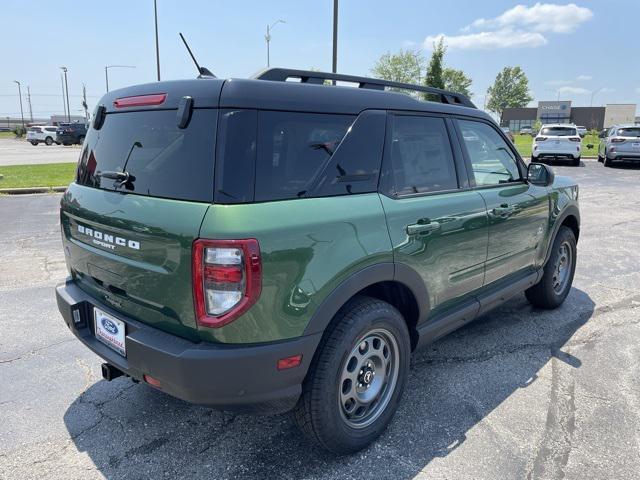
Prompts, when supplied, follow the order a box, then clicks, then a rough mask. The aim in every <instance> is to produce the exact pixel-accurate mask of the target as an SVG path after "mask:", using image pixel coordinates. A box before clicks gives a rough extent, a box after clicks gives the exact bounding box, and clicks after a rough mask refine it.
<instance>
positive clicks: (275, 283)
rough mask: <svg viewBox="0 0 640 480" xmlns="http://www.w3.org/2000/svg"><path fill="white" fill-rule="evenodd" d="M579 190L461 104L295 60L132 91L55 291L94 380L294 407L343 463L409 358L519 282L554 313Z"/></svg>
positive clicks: (101, 152) (115, 115) (85, 186)
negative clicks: (249, 73)
mask: <svg viewBox="0 0 640 480" xmlns="http://www.w3.org/2000/svg"><path fill="white" fill-rule="evenodd" d="M292 79H293V80H297V81H296V82H292V81H290V80H292ZM333 81H338V82H339V83H341V85H327V84H326V83H327V82H333ZM342 82H345V83H353V84H355V85H356V86H358V87H359V88H350V87H349V86H346V85H344V84H342ZM388 89H393V90H396V91H386V90H388ZM400 89H404V90H414V91H417V92H419V93H427V94H428V95H430V98H432V100H431V101H422V100H419V99H418V97H417V95H416V94H414V96H412V95H405V94H402V93H398V92H397V90H400ZM577 200H578V187H577V185H576V184H575V183H574V182H572V181H571V180H569V179H567V178H562V177H555V176H554V174H553V171H552V170H551V169H550V168H549V167H547V166H546V165H542V164H536V163H532V164H530V165H529V166H528V168H527V166H526V165H525V164H524V163H523V161H522V159H521V158H520V156H519V155H518V153H517V152H516V150H515V148H514V146H513V144H512V143H511V142H510V141H509V140H508V139H507V137H506V136H505V135H504V133H503V132H502V131H501V130H500V127H499V126H498V125H497V124H496V123H495V122H494V121H493V120H492V119H491V118H490V117H489V116H488V115H487V114H485V113H484V112H482V111H479V110H477V109H476V108H475V107H474V105H473V104H472V103H471V102H470V101H469V100H468V99H467V98H466V97H464V96H462V95H459V94H456V93H453V92H448V91H443V90H437V89H433V88H428V87H422V86H415V85H407V84H398V83H393V82H386V81H382V80H376V79H371V78H363V77H353V76H345V75H337V74H329V73H320V72H309V71H299V70H286V69H271V70H267V71H265V72H263V73H262V74H260V75H258V76H257V77H255V78H253V79H241V80H237V79H233V80H221V79H217V78H199V79H193V80H185V81H166V82H160V83H153V84H148V85H139V86H134V87H130V88H126V89H123V90H117V91H112V92H109V93H107V94H106V95H105V96H104V97H103V98H102V99H101V101H100V103H99V105H98V107H97V108H96V111H95V113H94V115H93V118H92V122H91V128H90V129H89V131H88V133H87V137H86V141H85V143H84V146H83V148H82V151H81V154H80V159H79V163H78V169H77V176H76V179H75V181H74V182H73V183H72V184H71V185H70V186H69V188H68V190H67V191H66V193H65V194H64V196H63V198H62V200H61V208H60V220H61V227H62V237H63V247H64V252H65V256H66V262H67V265H68V269H69V277H68V279H67V280H66V282H65V283H64V284H61V285H59V286H58V287H57V301H58V306H59V309H60V312H61V313H62V316H63V317H64V320H65V322H66V324H67V325H68V327H69V328H70V329H71V331H72V332H73V334H74V335H75V336H76V337H77V338H78V339H79V340H80V341H81V342H82V343H84V344H85V345H86V346H87V347H88V348H90V349H91V350H92V351H94V352H95V353H96V354H98V355H99V356H100V357H102V358H103V359H104V361H105V363H104V364H103V376H104V377H105V379H107V380H110V379H112V378H115V377H117V376H120V375H123V374H124V375H127V376H130V377H131V378H132V379H134V380H135V381H141V382H144V383H147V384H148V385H150V386H152V387H153V388H156V389H159V390H161V391H163V392H166V393H168V394H169V395H173V396H175V397H178V398H181V399H184V400H186V401H188V402H194V403H198V404H203V405H208V406H211V407H216V408H219V409H231V410H237V411H253V412H256V411H258V412H285V411H289V410H293V412H294V417H295V419H296V421H297V423H298V424H299V426H300V427H301V429H302V431H303V432H304V433H305V434H306V435H307V436H308V437H310V438H311V439H312V440H314V441H315V442H317V444H319V445H320V446H322V447H324V448H326V449H328V450H331V451H334V452H338V453H346V452H354V451H357V450H358V449H361V448H364V447H365V446H367V445H368V444H369V443H371V442H372V441H373V440H375V439H376V438H377V437H378V436H379V435H380V434H381V433H382V432H383V431H384V429H385V428H386V426H387V425H388V424H389V422H390V421H391V419H392V417H393V415H394V412H395V411H396V409H397V407H398V404H399V402H400V398H401V395H402V391H403V389H404V387H405V383H406V381H407V374H408V370H409V358H410V355H411V353H412V352H413V351H415V350H416V349H419V348H421V347H423V346H425V345H427V344H429V343H430V342H433V341H434V340H436V339H438V338H440V337H442V336H443V335H445V334H447V333H449V332H451V331H453V330H455V329H457V328H459V327H461V326H463V325H465V324H466V323H468V322H471V321H472V320H473V319H474V318H476V317H478V316H479V315H482V314H484V313H485V312H487V311H489V310H490V309H492V308H494V307H496V306H498V305H500V304H501V303H503V302H504V301H506V300H507V299H509V298H510V297H512V296H513V295H516V294H519V293H521V292H524V293H525V294H526V296H527V298H528V299H529V300H530V302H531V303H532V304H533V305H534V306H536V307H540V308H555V307H558V306H559V305H560V304H561V303H562V302H563V301H564V299H565V297H566V296H567V294H568V292H569V290H570V288H571V283H572V280H573V275H574V269H575V266H576V242H577V240H578V235H579V224H580V215H579V211H578V205H577Z"/></svg>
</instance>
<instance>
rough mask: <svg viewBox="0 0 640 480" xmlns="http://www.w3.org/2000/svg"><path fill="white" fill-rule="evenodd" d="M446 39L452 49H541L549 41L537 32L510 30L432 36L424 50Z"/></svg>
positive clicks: (426, 39) (425, 41) (428, 38)
mask: <svg viewBox="0 0 640 480" xmlns="http://www.w3.org/2000/svg"><path fill="white" fill-rule="evenodd" d="M441 38H444V43H445V44H446V45H447V47H449V48H451V49H456V48H458V49H476V50H479V49H490V48H513V47H539V46H541V45H546V43H547V39H546V38H544V36H543V35H541V34H540V33H537V32H515V31H513V30H510V29H504V30H497V31H493V32H478V33H469V34H466V35H451V36H450V35H445V34H443V33H441V34H439V35H430V36H428V37H427V38H425V40H424V44H423V46H424V48H425V49H430V48H432V46H433V43H434V42H439V41H440V39H441Z"/></svg>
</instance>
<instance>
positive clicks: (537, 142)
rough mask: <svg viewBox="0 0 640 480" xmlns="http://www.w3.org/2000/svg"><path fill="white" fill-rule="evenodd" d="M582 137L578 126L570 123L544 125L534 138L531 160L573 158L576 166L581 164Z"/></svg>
mask: <svg viewBox="0 0 640 480" xmlns="http://www.w3.org/2000/svg"><path fill="white" fill-rule="evenodd" d="M581 144H582V139H581V138H580V135H579V134H578V127H576V126H575V125H568V124H553V125H543V126H542V128H540V132H538V135H536V136H535V137H534V139H533V145H532V147H531V161H532V162H540V161H543V160H559V159H564V160H571V162H572V164H573V165H574V166H576V167H577V166H578V165H580V148H581Z"/></svg>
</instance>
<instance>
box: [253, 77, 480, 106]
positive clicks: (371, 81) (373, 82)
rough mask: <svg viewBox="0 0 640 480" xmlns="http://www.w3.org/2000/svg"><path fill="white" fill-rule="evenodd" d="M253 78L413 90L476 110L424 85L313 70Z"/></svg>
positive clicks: (462, 100) (461, 98) (455, 95)
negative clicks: (330, 82)
mask: <svg viewBox="0 0 640 480" xmlns="http://www.w3.org/2000/svg"><path fill="white" fill-rule="evenodd" d="M253 78H254V79H256V80H271V81H275V82H286V81H287V80H288V79H290V78H298V79H300V82H301V83H311V84H316V85H322V84H324V82H325V80H332V81H339V82H340V81H342V82H349V83H357V84H358V88H367V89H371V90H384V89H385V88H397V89H400V90H413V91H416V92H425V93H431V94H433V95H438V96H439V97H440V102H441V103H447V104H450V105H462V106H464V107H470V108H477V107H476V106H475V105H474V104H473V102H472V101H471V100H469V98H467V96H466V95H463V94H461V93H456V92H450V91H448V90H442V89H440V88H434V87H427V86H426V85H413V84H411V83H401V82H392V81H389V80H380V79H378V78H368V77H358V76H355V75H343V74H340V73H329V72H315V71H313V70H295V69H289V68H269V69H267V70H263V71H261V72H259V73H257V74H256V75H255V76H254V77H253Z"/></svg>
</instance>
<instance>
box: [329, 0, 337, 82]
mask: <svg viewBox="0 0 640 480" xmlns="http://www.w3.org/2000/svg"><path fill="white" fill-rule="evenodd" d="M331 71H332V72H333V73H338V0H333V61H332V64H331ZM334 85H335V82H334Z"/></svg>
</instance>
